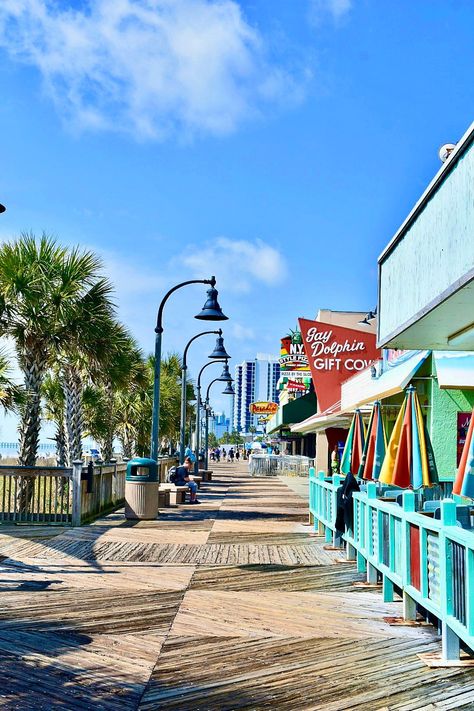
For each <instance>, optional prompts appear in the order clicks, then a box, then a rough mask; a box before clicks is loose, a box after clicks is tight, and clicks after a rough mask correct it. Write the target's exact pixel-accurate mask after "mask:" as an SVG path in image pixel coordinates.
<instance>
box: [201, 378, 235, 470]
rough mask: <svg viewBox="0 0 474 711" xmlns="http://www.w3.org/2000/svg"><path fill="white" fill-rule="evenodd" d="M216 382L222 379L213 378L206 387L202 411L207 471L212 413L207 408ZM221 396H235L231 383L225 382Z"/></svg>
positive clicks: (205, 466)
mask: <svg viewBox="0 0 474 711" xmlns="http://www.w3.org/2000/svg"><path fill="white" fill-rule="evenodd" d="M217 382H222V377H221V378H214V380H211V382H210V383H209V385H208V386H207V393H206V402H205V404H204V410H205V412H206V425H205V429H204V438H205V439H204V442H205V444H204V468H205V469H207V468H208V466H209V414H210V413H211V411H212V408H211V407H210V406H209V393H210V391H211V387H212V386H213V385H214V383H217ZM222 394H223V395H235V392H234V388H233V387H232V382H231V381H230V380H229V381H227V386H226V389H225V390H223V391H222Z"/></svg>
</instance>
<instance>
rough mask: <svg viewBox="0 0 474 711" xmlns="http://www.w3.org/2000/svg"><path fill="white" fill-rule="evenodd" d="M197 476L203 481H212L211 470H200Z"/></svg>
mask: <svg viewBox="0 0 474 711" xmlns="http://www.w3.org/2000/svg"><path fill="white" fill-rule="evenodd" d="M199 476H201V477H202V480H203V481H212V469H200V470H199Z"/></svg>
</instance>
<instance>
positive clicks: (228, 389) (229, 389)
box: [222, 383, 235, 395]
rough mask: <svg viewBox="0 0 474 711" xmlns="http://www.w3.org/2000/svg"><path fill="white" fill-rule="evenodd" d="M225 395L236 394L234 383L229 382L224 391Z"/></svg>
mask: <svg viewBox="0 0 474 711" xmlns="http://www.w3.org/2000/svg"><path fill="white" fill-rule="evenodd" d="M222 394H223V395H235V390H234V387H233V385H232V383H227V387H226V389H225V390H223V391H222Z"/></svg>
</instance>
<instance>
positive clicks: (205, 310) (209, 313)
mask: <svg viewBox="0 0 474 711" xmlns="http://www.w3.org/2000/svg"><path fill="white" fill-rule="evenodd" d="M189 284H210V287H211V288H210V289H208V290H207V299H206V303H205V304H204V306H203V307H202V311H200V312H199V313H198V314H197V315H196V316H195V318H197V319H200V320H201V321H226V320H227V316H224V314H223V313H222V309H221V307H220V306H219V302H218V301H217V290H216V289H215V288H214V287H215V285H216V278H215V277H214V276H212V277H211V278H210V279H190V280H189V281H183V282H182V283H181V284H177V285H176V286H173V288H172V289H170V290H169V291H168V293H167V294H165V296H164V297H163V300H162V302H161V304H160V307H159V309H158V315H157V318H156V327H155V334H156V336H155V373H154V382H153V413H152V423H151V447H150V457H151V459H154V460H155V461H157V460H158V451H159V446H160V381H161V340H162V334H163V309H164V306H165V304H166V302H167V301H168V299H169V297H170V296H171V294H173V293H174V292H175V291H177V290H178V289H181V288H182V287H183V286H188V285H189Z"/></svg>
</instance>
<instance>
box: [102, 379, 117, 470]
mask: <svg viewBox="0 0 474 711" xmlns="http://www.w3.org/2000/svg"><path fill="white" fill-rule="evenodd" d="M105 392H106V393H107V400H108V405H109V412H110V419H109V427H108V431H107V434H106V437H105V439H104V441H103V443H102V445H103V449H102V459H103V460H104V462H110V460H111V459H112V457H113V454H114V435H115V432H114V417H113V410H114V393H113V388H112V384H111V382H110V381H109V382H107V383H106V384H105Z"/></svg>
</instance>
